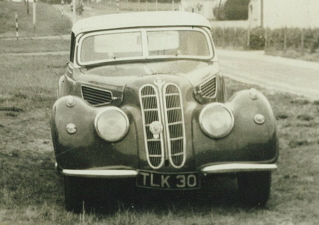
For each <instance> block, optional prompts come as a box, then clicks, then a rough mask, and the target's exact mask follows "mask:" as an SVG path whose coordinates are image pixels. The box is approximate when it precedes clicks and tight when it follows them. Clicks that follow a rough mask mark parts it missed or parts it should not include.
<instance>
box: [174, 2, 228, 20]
mask: <svg viewBox="0 0 319 225" xmlns="http://www.w3.org/2000/svg"><path fill="white" fill-rule="evenodd" d="M226 1H227V0H181V4H180V9H179V10H180V11H188V12H195V13H198V14H200V15H202V16H204V17H205V18H207V19H209V20H213V19H215V16H214V13H213V9H214V8H215V7H218V6H219V5H220V4H224V3H225V2H226Z"/></svg>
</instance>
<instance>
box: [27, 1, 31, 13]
mask: <svg viewBox="0 0 319 225" xmlns="http://www.w3.org/2000/svg"><path fill="white" fill-rule="evenodd" d="M27 14H28V15H29V14H30V12H29V0H27Z"/></svg>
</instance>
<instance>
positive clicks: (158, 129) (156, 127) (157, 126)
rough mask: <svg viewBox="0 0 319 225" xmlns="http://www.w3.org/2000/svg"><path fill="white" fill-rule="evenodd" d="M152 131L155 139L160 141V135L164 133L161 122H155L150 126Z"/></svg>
mask: <svg viewBox="0 0 319 225" xmlns="http://www.w3.org/2000/svg"><path fill="white" fill-rule="evenodd" d="M150 131H151V133H152V134H153V138H154V139H159V135H160V133H162V132H163V125H162V124H161V122H159V121H153V122H152V123H151V124H150Z"/></svg>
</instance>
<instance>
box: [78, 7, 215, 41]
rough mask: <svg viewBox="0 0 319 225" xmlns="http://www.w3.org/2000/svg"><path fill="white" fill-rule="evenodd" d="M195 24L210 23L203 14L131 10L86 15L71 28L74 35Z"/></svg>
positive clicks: (200, 25) (205, 24)
mask: <svg viewBox="0 0 319 225" xmlns="http://www.w3.org/2000/svg"><path fill="white" fill-rule="evenodd" d="M160 26H163V27H164V26H197V27H208V28H210V26H211V25H210V23H209V21H208V20H207V19H205V18H204V17H203V16H201V15H199V14H196V13H190V12H181V11H157V12H131V13H117V14H108V15H101V16H94V17H88V18H85V19H82V20H79V21H78V22H76V23H75V24H74V26H73V28H72V32H74V34H75V36H76V35H78V34H79V33H85V32H89V31H97V30H109V29H122V28H136V27H160Z"/></svg>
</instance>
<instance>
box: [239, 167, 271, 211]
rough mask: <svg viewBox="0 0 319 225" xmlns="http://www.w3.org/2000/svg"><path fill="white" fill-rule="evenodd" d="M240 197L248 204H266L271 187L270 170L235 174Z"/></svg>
mask: <svg viewBox="0 0 319 225" xmlns="http://www.w3.org/2000/svg"><path fill="white" fill-rule="evenodd" d="M237 182H238V191H239V197H240V199H241V200H242V201H243V202H244V203H246V204H249V205H254V206H264V205H266V203H267V201H268V199H269V195H270V188H271V172H268V171H267V172H250V173H240V174H238V176H237Z"/></svg>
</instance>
